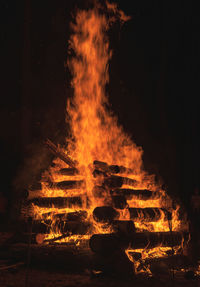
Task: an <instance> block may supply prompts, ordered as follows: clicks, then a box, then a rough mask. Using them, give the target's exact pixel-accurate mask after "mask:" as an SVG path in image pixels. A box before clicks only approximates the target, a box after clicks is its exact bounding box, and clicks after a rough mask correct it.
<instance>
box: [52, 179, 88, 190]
mask: <svg viewBox="0 0 200 287" xmlns="http://www.w3.org/2000/svg"><path fill="white" fill-rule="evenodd" d="M84 185H85V183H84V180H68V181H60V182H54V183H51V184H50V187H52V188H57V189H62V190H65V189H76V188H81V187H84Z"/></svg>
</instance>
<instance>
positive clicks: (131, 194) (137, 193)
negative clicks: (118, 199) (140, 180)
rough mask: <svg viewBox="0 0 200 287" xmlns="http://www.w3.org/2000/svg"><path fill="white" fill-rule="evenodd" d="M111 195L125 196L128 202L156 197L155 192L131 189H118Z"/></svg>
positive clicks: (112, 191)
mask: <svg viewBox="0 0 200 287" xmlns="http://www.w3.org/2000/svg"><path fill="white" fill-rule="evenodd" d="M110 193H111V195H123V196H124V197H125V198H126V199H127V200H131V199H133V198H135V199H140V200H148V199H150V198H152V197H153V196H154V192H153V191H151V190H146V189H144V190H143V189H141V190H138V189H129V188H118V189H114V190H111V191H110Z"/></svg>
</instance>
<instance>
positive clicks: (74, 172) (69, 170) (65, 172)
mask: <svg viewBox="0 0 200 287" xmlns="http://www.w3.org/2000/svg"><path fill="white" fill-rule="evenodd" d="M57 173H58V174H61V175H77V174H79V171H78V169H76V168H73V167H72V168H62V169H60V170H58V171H57Z"/></svg>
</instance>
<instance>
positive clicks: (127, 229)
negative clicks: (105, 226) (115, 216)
mask: <svg viewBox="0 0 200 287" xmlns="http://www.w3.org/2000/svg"><path fill="white" fill-rule="evenodd" d="M111 225H112V226H113V230H114V232H115V233H118V234H119V236H124V235H125V236H130V235H131V234H132V233H134V232H135V230H136V229H135V225H134V222H133V221H132V220H114V221H113V222H112V223H111Z"/></svg>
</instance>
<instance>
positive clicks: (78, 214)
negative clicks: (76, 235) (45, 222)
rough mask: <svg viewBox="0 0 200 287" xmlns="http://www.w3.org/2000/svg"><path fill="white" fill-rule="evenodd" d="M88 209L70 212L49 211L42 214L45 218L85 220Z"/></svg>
mask: <svg viewBox="0 0 200 287" xmlns="http://www.w3.org/2000/svg"><path fill="white" fill-rule="evenodd" d="M87 215H88V214H87V211H85V210H79V211H75V212H68V213H54V212H47V213H43V214H42V218H43V219H48V218H50V219H53V220H54V219H55V220H57V219H60V220H69V221H83V220H85V219H86V218H87Z"/></svg>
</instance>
